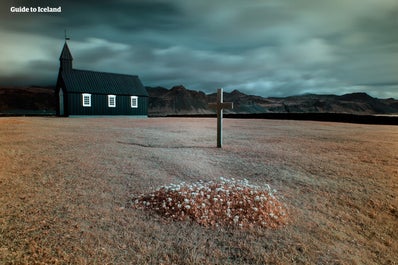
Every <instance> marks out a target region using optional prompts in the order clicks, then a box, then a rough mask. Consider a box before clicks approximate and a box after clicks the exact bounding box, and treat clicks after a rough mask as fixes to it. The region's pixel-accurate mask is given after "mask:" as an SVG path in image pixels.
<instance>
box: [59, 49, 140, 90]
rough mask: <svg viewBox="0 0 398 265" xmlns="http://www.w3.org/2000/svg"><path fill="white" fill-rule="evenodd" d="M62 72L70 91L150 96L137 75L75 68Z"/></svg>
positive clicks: (67, 88)
mask: <svg viewBox="0 0 398 265" xmlns="http://www.w3.org/2000/svg"><path fill="white" fill-rule="evenodd" d="M66 49H68V48H67V46H66ZM64 50H65V46H64ZM68 50H69V49H68ZM62 53H63V51H62ZM61 56H62V55H61ZM60 74H61V76H62V79H63V81H64V85H65V88H66V90H67V91H68V92H75V93H92V94H108V95H109V94H114V95H134V96H148V92H147V91H146V89H145V87H144V86H143V85H142V83H141V81H140V79H139V78H138V76H136V75H124V74H114V73H104V72H94V71H87V70H75V69H72V70H71V71H68V72H64V71H61V73H60Z"/></svg>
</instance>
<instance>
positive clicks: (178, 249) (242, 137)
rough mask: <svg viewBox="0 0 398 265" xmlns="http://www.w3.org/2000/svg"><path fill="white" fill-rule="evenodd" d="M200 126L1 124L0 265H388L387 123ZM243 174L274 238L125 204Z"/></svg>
mask: <svg viewBox="0 0 398 265" xmlns="http://www.w3.org/2000/svg"><path fill="white" fill-rule="evenodd" d="M215 126H216V121H215V119H212V118H203V119H201V118H196V119H189V118H150V119H130V118H114V119H110V118H53V117H49V118H23V117H21V118H0V158H1V159H0V264H398V233H397V231H398V127H397V126H379V125H358V124H343V123H326V122H311V121H279V120H240V119H225V120H224V147H223V148H222V149H218V148H215V145H216V142H215V133H216V132H215ZM219 177H225V178H235V179H244V178H246V179H248V180H249V181H250V183H253V184H255V185H259V186H261V185H265V184H269V185H270V186H271V187H272V188H273V189H276V190H277V193H276V194H275V196H276V197H277V198H278V199H279V201H281V202H282V203H284V204H285V206H286V208H287V209H288V223H287V224H286V225H284V226H282V227H279V228H275V229H265V228H254V229H249V230H245V229H238V228H224V227H217V228H206V227H203V226H200V225H198V224H196V223H192V222H176V221H170V220H167V219H164V218H162V217H160V216H157V215H156V214H152V213H151V212H147V211H144V210H137V209H133V207H131V205H132V198H133V197H134V196H136V195H137V194H141V193H146V192H152V191H154V190H155V189H156V188H158V187H159V186H162V185H169V184H171V183H180V182H183V181H185V182H187V183H193V182H197V181H198V180H204V181H210V180H217V179H219Z"/></svg>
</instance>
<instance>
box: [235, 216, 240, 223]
mask: <svg viewBox="0 0 398 265" xmlns="http://www.w3.org/2000/svg"><path fill="white" fill-rule="evenodd" d="M237 222H239V216H237V215H235V217H234V223H235V224H236V223H237Z"/></svg>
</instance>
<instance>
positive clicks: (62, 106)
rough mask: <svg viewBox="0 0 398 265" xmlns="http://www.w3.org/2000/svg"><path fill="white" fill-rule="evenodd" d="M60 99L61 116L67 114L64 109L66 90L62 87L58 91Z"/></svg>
mask: <svg viewBox="0 0 398 265" xmlns="http://www.w3.org/2000/svg"><path fill="white" fill-rule="evenodd" d="M58 99H59V116H64V115H65V110H64V90H63V89H62V88H61V89H60V90H59V92H58Z"/></svg>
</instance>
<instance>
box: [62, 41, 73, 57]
mask: <svg viewBox="0 0 398 265" xmlns="http://www.w3.org/2000/svg"><path fill="white" fill-rule="evenodd" d="M59 59H60V60H73V57H72V54H71V52H70V50H69V47H68V44H67V43H66V41H65V44H64V48H63V49H62V52H61V56H60V57H59Z"/></svg>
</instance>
